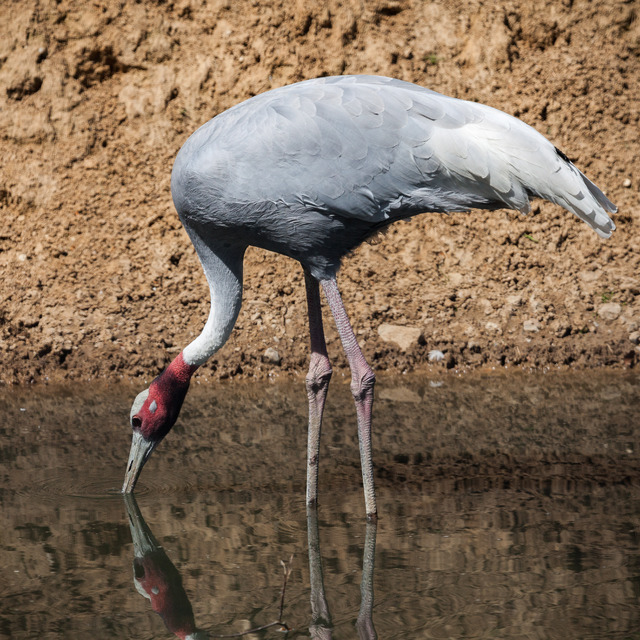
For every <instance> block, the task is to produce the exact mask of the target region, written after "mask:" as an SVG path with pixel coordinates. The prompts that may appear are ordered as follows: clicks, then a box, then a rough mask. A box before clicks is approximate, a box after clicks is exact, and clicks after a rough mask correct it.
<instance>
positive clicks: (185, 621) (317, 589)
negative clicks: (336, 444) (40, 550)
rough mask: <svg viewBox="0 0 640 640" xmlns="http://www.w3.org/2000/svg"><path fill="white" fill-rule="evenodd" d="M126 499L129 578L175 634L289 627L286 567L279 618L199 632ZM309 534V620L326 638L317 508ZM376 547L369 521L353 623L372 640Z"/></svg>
mask: <svg viewBox="0 0 640 640" xmlns="http://www.w3.org/2000/svg"><path fill="white" fill-rule="evenodd" d="M124 503H125V507H126V510H127V515H128V517H129V526H130V528H131V539H132V540H133V553H134V559H133V582H134V584H135V586H136V589H137V590H138V593H140V594H141V595H143V596H144V597H145V598H147V599H148V600H149V601H150V602H151V606H152V608H153V610H154V611H155V612H156V613H157V614H159V615H160V617H161V618H162V621H163V622H164V624H165V626H166V627H167V629H168V630H169V631H171V633H173V634H174V635H176V636H177V637H178V638H188V639H193V640H204V639H205V638H233V637H239V636H243V635H247V634H249V633H256V632H258V631H263V630H265V629H268V628H269V627H278V628H279V630H281V631H285V632H286V631H289V628H288V626H287V625H286V624H285V623H284V622H283V621H282V612H283V605H284V602H285V587H286V579H287V577H288V575H289V569H288V568H287V567H285V574H284V575H285V584H284V586H283V589H282V600H281V604H280V617H279V618H280V619H279V620H277V621H275V622H271V623H269V624H266V625H261V626H260V627H256V628H254V629H249V630H247V631H242V632H239V633H229V634H207V633H206V632H204V631H201V630H197V629H196V625H195V620H194V616H193V608H192V607H191V602H190V601H189V597H188V596H187V594H186V592H185V590H184V587H183V586H182V578H181V577H180V572H179V571H178V570H177V569H176V567H175V565H174V564H173V562H171V560H170V559H169V556H167V554H166V553H165V552H164V549H163V548H162V547H161V546H160V545H159V544H158V542H157V540H156V539H155V538H154V536H153V533H152V532H151V529H150V528H149V526H148V525H147V523H146V522H145V520H144V518H143V517H142V513H141V512H140V509H139V507H138V503H137V502H136V499H135V497H134V495H133V494H126V495H125V496H124ZM307 535H308V543H309V574H310V578H311V624H310V626H309V633H310V634H311V637H312V638H314V639H316V638H317V639H318V640H325V639H326V640H330V639H331V638H332V637H333V625H332V623H331V613H330V612H329V606H328V604H327V599H326V597H325V592H324V580H323V576H322V558H321V555H320V537H319V533H318V512H317V510H316V509H308V510H307ZM375 547H376V525H375V524H373V523H370V522H368V523H367V534H366V539H365V548H364V559H363V568H362V583H361V587H360V592H361V594H362V604H361V607H360V613H359V614H358V619H357V622H356V628H357V629H358V636H359V637H360V639H361V640H376V638H377V637H378V636H377V635H376V632H375V628H374V626H373V618H372V611H373V565H374V556H375Z"/></svg>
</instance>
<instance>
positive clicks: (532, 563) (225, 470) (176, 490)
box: [0, 373, 640, 640]
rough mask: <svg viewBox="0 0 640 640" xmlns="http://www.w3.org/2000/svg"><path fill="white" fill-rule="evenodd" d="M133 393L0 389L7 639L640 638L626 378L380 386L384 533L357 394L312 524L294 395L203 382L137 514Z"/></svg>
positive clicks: (378, 444) (2, 616)
mask: <svg viewBox="0 0 640 640" xmlns="http://www.w3.org/2000/svg"><path fill="white" fill-rule="evenodd" d="M137 390H138V389H134V388H128V387H126V386H120V387H112V388H101V387H99V386H97V385H92V386H86V387H83V386H81V385H80V386H76V387H73V388H56V389H52V388H37V389H28V388H20V389H5V390H4V391H3V392H2V393H0V409H1V410H2V422H1V423H0V473H1V478H2V482H1V484H0V504H1V515H0V518H1V522H0V566H1V567H2V579H1V580H0V636H1V637H8V638H9V637H10V638H34V637H37V638H78V637H91V638H168V637H171V636H172V634H175V635H178V636H182V637H184V636H185V635H187V634H192V635H195V637H200V636H201V637H215V636H216V635H217V636H221V635H225V634H227V635H228V634H233V633H238V632H241V631H247V630H250V629H255V628H258V627H262V626H264V625H269V624H270V623H273V622H277V623H278V624H275V625H272V626H269V627H267V628H266V629H263V630H261V631H254V632H253V633H251V634H249V635H248V637H253V638H269V637H282V632H283V630H284V629H286V628H288V629H289V630H290V631H289V634H288V637H291V638H294V637H309V636H312V637H317V638H329V637H334V638H358V637H360V638H369V639H370V638H374V637H376V634H377V637H379V638H518V639H520V638H541V639H542V638H544V639H549V638H551V639H553V638H562V639H563V640H567V639H572V638H581V639H586V638H594V639H595V638H598V639H600V638H620V639H621V640H622V639H627V638H638V637H640V635H638V634H639V631H638V630H639V629H640V606H639V605H640V603H639V598H640V520H639V516H640V456H639V452H640V431H639V429H638V423H639V418H640V379H639V378H638V376H637V375H631V374H612V373H607V374H606V375H605V374H603V375H594V374H589V375H582V376H576V375H571V376H568V375H540V376H532V375H529V376H523V375H516V376H504V375H502V376H489V375H487V376H482V375H474V376H470V377H465V378H462V379H455V378H452V377H446V378H443V379H442V380H429V379H426V378H420V377H409V376H407V377H402V378H394V379H387V380H384V379H383V380H381V381H380V383H379V385H378V388H377V400H376V407H375V417H374V420H375V441H374V459H375V464H376V481H377V488H378V503H379V509H380V514H381V518H380V522H379V524H378V526H377V528H375V527H372V526H366V524H365V522H364V519H363V508H364V507H363V500H362V496H361V488H360V479H359V463H358V453H357V441H356V434H355V423H354V418H353V408H352V404H351V399H350V396H349V390H348V384H347V383H346V381H345V380H342V379H340V378H337V379H335V380H334V383H333V387H332V389H331V391H330V395H329V400H328V409H327V415H326V422H325V430H324V434H323V449H322V454H323V458H322V460H321V473H320V490H321V504H320V508H319V511H318V518H317V519H315V518H314V517H313V514H311V516H310V517H309V518H307V514H306V512H305V507H304V500H303V496H304V481H305V466H304V465H305V444H306V429H305V415H306V407H305V394H304V390H303V388H302V385H301V384H300V383H298V384H293V383H286V384H267V385H244V386H242V385H238V384H228V385H215V386H214V385H210V384H205V383H204V382H203V384H201V385H199V386H198V385H196V386H195V387H194V388H193V390H192V393H190V395H189V397H188V399H187V401H186V403H185V407H184V409H183V415H182V418H181V421H180V424H179V425H178V426H177V427H176V428H175V429H174V431H173V432H172V433H171V434H170V436H169V437H168V438H167V440H166V441H165V442H164V443H163V444H162V445H161V447H159V449H158V450H157V451H156V453H154V456H153V457H152V459H151V460H150V462H149V463H148V465H147V467H146V468H145V469H144V471H143V473H142V476H141V480H140V483H139V487H138V490H137V492H136V496H137V500H130V501H126V502H125V500H124V499H123V497H122V496H120V495H119V494H118V490H119V488H120V486H121V483H122V477H123V472H124V466H125V464H126V459H127V454H128V450H129V433H128V430H127V426H126V422H125V420H126V416H127V414H128V408H129V403H130V400H131V398H132V397H133V396H134V395H135V393H136V392H137ZM281 561H285V566H286V567H287V569H288V570H290V574H289V575H288V578H287V579H286V588H285V589H284V596H283V595H282V592H283V585H284V584H285V579H284V569H283V565H282V564H281ZM280 607H282V610H280Z"/></svg>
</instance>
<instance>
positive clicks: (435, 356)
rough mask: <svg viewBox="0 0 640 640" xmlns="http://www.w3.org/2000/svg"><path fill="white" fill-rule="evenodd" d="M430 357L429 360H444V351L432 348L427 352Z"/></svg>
mask: <svg viewBox="0 0 640 640" xmlns="http://www.w3.org/2000/svg"><path fill="white" fill-rule="evenodd" d="M427 357H428V358H429V362H442V361H443V360H444V353H442V351H438V349H432V350H431V351H429V353H428V354H427Z"/></svg>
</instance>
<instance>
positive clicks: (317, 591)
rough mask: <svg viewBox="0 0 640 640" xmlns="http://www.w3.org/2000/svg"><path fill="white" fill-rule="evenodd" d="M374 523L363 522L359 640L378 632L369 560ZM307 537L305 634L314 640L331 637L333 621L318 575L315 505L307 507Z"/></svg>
mask: <svg viewBox="0 0 640 640" xmlns="http://www.w3.org/2000/svg"><path fill="white" fill-rule="evenodd" d="M376 529H377V525H376V523H375V522H367V530H366V534H365V541H364V554H363V558H362V582H361V583H360V594H361V601H360V612H359V613H358V619H357V621H356V629H357V630H358V636H359V638H360V640H376V638H377V637H378V635H377V634H376V630H375V628H374V626H373V616H372V613H373V563H374V558H375V554H376ZM307 536H308V541H309V578H310V581H311V624H310V626H309V633H310V635H311V637H312V638H314V639H315V638H317V639H318V640H331V638H332V637H333V624H332V622H331V612H330V611H329V605H328V604H327V599H326V597H325V593H324V579H323V574H322V556H321V554H320V535H319V530H318V511H317V509H316V508H315V507H309V508H308V509H307Z"/></svg>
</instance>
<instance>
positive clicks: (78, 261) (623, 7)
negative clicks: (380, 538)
mask: <svg viewBox="0 0 640 640" xmlns="http://www.w3.org/2000/svg"><path fill="white" fill-rule="evenodd" d="M0 7H1V8H0V11H1V12H2V20H1V21H0V135H1V138H2V156H1V158H0V208H1V209H2V218H1V223H0V273H1V275H2V288H1V289H0V300H1V306H0V358H2V361H3V363H4V366H3V367H2V369H1V370H0V381H1V382H4V383H12V382H27V381H43V380H48V379H50V380H53V379H60V378H75V379H80V378H82V379H87V378H94V377H106V378H111V379H114V378H119V377H122V376H125V377H128V376H142V375H144V376H150V375H154V374H155V373H156V372H157V371H158V370H159V369H160V368H161V367H162V366H163V365H164V364H165V363H166V362H167V361H168V359H169V358H171V357H173V356H174V355H175V354H176V353H177V352H178V351H179V350H180V349H181V348H182V347H183V346H184V345H185V344H186V343H187V342H189V341H190V340H191V339H192V338H193V337H194V336H195V335H197V333H198V332H199V331H200V329H201V327H202V325H203V324H204V321H205V319H206V316H207V313H208V304H209V303H208V289H207V287H206V283H205V280H204V276H203V275H202V273H201V270H200V268H199V265H198V263H197V259H196V256H195V253H194V251H193V249H192V247H191V245H190V243H189V241H188V238H187V236H186V234H185V233H184V231H183V230H182V228H181V226H180V223H179V221H178V218H177V216H176V214H175V212H174V210H173V206H172V203H171V197H170V192H169V176H170V171H171V166H172V161H173V158H174V157H175V155H176V153H177V151H178V149H179V148H180V146H181V144H182V143H183V142H184V141H185V139H186V138H187V136H188V135H189V134H190V133H191V132H192V131H193V130H195V129H196V128H197V127H198V126H199V125H200V124H202V123H203V122H205V121H207V120H208V119H209V118H211V117H212V116H214V115H216V114H217V113H220V112H221V111H223V110H224V109H227V108H228V107H230V106H232V105H233V104H235V103H237V102H239V101H240V100H243V99H245V98H247V97H249V96H251V95H254V94H257V93H259V92H262V91H265V90H268V89H270V88H273V87H277V86H281V85H284V84H288V83H291V82H295V81H298V80H302V79H305V78H311V77H315V76H319V75H329V74H343V73H374V74H383V75H389V76H395V77H398V78H402V79H405V80H410V81H413V82H417V83H420V84H422V85H425V86H429V87H431V88H433V89H436V90H438V91H441V92H443V93H447V94H450V95H454V96H457V97H461V98H465V99H471V100H476V101H479V102H484V103H488V104H490V105H492V106H495V107H497V108H500V109H503V110H505V111H507V112H509V113H512V114H514V115H516V116H518V117H520V118H522V119H523V120H524V121H526V122H527V123H529V124H531V125H533V126H534V127H536V128H537V129H538V130H539V131H541V132H542V133H544V134H545V135H546V136H547V137H549V138H550V139H551V140H552V141H553V142H554V144H556V146H558V147H559V148H561V149H562V150H563V151H564V152H565V153H566V154H567V155H569V156H570V157H571V158H572V159H573V160H574V161H575V162H576V164H577V165H578V166H579V167H580V168H581V169H582V170H583V171H584V172H585V173H587V174H588V175H589V176H590V177H591V178H592V179H593V180H594V181H595V182H596V183H597V184H598V185H599V186H600V187H602V188H603V189H604V190H605V191H606V192H607V194H608V195H609V197H610V198H611V199H612V200H613V201H614V202H615V203H616V204H617V205H618V207H619V213H618V215H617V216H616V224H617V226H618V230H617V231H616V232H615V234H614V236H613V237H612V238H611V239H610V240H608V241H602V240H600V239H599V238H598V237H597V236H596V234H594V233H593V232H592V231H591V230H590V229H589V228H587V226H586V225H584V224H582V223H581V222H580V221H579V220H578V219H577V218H575V217H573V216H572V215H570V214H568V213H566V212H565V211H563V210H561V209H560V208H559V207H557V206H554V205H550V204H546V203H544V204H543V203H539V202H538V203H536V205H535V206H534V209H533V213H532V214H531V215H530V216H528V217H522V216H520V215H519V214H517V213H515V212H510V211H498V212H472V213H469V214H455V215H450V216H444V215H428V216H421V217H418V218H416V219H414V220H412V221H409V222H402V223H398V224H396V225H395V226H394V227H392V229H391V230H390V231H389V233H387V234H386V235H385V236H384V237H382V238H380V239H378V241H377V243H376V244H374V245H369V244H368V245H365V246H363V247H361V248H360V249H359V250H358V251H357V252H355V254H354V255H353V256H351V257H350V258H349V260H348V261H346V263H345V265H344V267H343V269H342V271H341V277H340V282H341V286H342V291H343V295H344V299H345V303H346V305H347V307H348V309H349V310H350V313H351V316H352V319H353V321H354V325H355V326H356V328H357V333H358V335H359V338H360V339H361V342H362V345H363V347H364V350H365V353H366V354H367V355H368V357H369V358H370V360H371V361H372V362H373V364H374V366H376V367H377V368H378V369H379V370H380V369H385V370H390V371H394V370H395V371H401V370H404V369H407V368H418V367H423V366H429V365H428V364H427V353H428V351H429V350H431V349H440V350H442V351H443V352H444V354H445V360H444V364H441V365H438V366H447V367H449V368H465V367H478V366H483V367H486V366H498V365H509V366H512V365H520V366H524V367H530V366H531V367H544V366H556V365H557V366H568V365H570V366H575V367H595V366H601V365H610V366H616V367H622V366H633V364H634V362H635V361H636V360H637V359H638V356H639V355H640V354H639V347H638V346H637V343H638V330H639V329H640V278H639V267H640V254H639V253H638V251H637V239H638V228H639V226H640V198H639V187H640V171H639V168H640V164H639V162H638V160H639V156H640V144H639V142H640V140H639V132H640V122H639V111H638V104H639V99H640V83H638V78H640V60H639V56H640V20H639V19H638V12H639V3H638V2H637V1H622V0H593V1H587V0H564V1H560V0H542V1H540V2H536V3H532V2H526V1H512V2H510V1H504V2H499V3H492V2H482V1H481V0H471V1H470V2H461V1H460V0H453V1H449V2H444V0H437V1H434V2H418V1H417V0H398V1H396V0H380V1H372V2H368V1H367V2H363V1H361V0H359V1H356V0H343V1H342V2H339V1H336V0H328V2H325V3H312V2H308V1H307V2H305V1H303V0H298V1H297V2H280V1H278V0H273V1H271V2H262V3H259V2H232V1H231V0H226V1H225V0H222V1H221V0H197V1H196V0H178V1H176V2H170V1H167V2H163V1H161V0H157V1H155V2H153V1H151V0H143V1H141V2H115V1H114V2H99V1H95V2H84V1H80V0H59V1H56V2H53V1H46V0H43V1H41V2H37V1H35V0H22V1H14V2H11V1H8V0H4V1H3V2H2V3H1V5H0ZM245 285H246V289H245V303H244V307H243V310H242V312H241V315H240V318H239V320H238V324H237V327H236V331H235V332H234V334H233V336H232V338H231V340H230V341H229V343H228V344H227V345H226V346H225V347H224V349H223V350H221V351H220V352H219V353H218V354H217V356H216V357H215V358H213V359H212V360H211V361H210V363H209V364H208V365H207V366H206V368H205V375H206V376H212V375H213V376H214V377H228V376H266V375H269V374H277V373H278V372H292V371H300V372H302V371H304V370H305V367H306V362H307V351H308V349H307V329H306V312H305V303H304V287H303V282H302V272H301V270H300V268H299V267H298V265H296V264H294V263H293V262H291V261H290V260H288V259H286V258H283V257H281V256H276V255H273V254H269V253H266V252H264V251H260V250H250V251H249V252H248V254H247V261H246V276H245ZM327 324H328V325H330V323H327ZM384 324H392V325H400V326H409V327H413V328H415V329H416V330H417V331H415V332H414V336H413V340H412V341H411V342H410V343H409V345H408V346H406V348H405V349H404V350H403V349H401V348H400V347H398V346H397V345H396V344H395V343H393V342H389V341H386V340H384V339H383V338H382V337H381V336H380V333H379V329H380V327H381V325H384ZM383 333H384V331H383ZM328 334H329V349H330V352H331V354H332V357H333V359H334V362H335V364H336V365H338V366H343V365H344V358H343V356H342V353H341V350H340V349H339V346H338V344H337V337H336V334H335V331H333V329H331V328H330V329H329V330H328ZM416 336H418V337H416ZM269 347H271V348H273V349H275V350H276V351H277V353H278V359H280V360H281V362H280V364H274V363H273V362H264V361H263V354H264V352H265V350H266V349H267V348H269ZM434 366H435V365H434Z"/></svg>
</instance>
